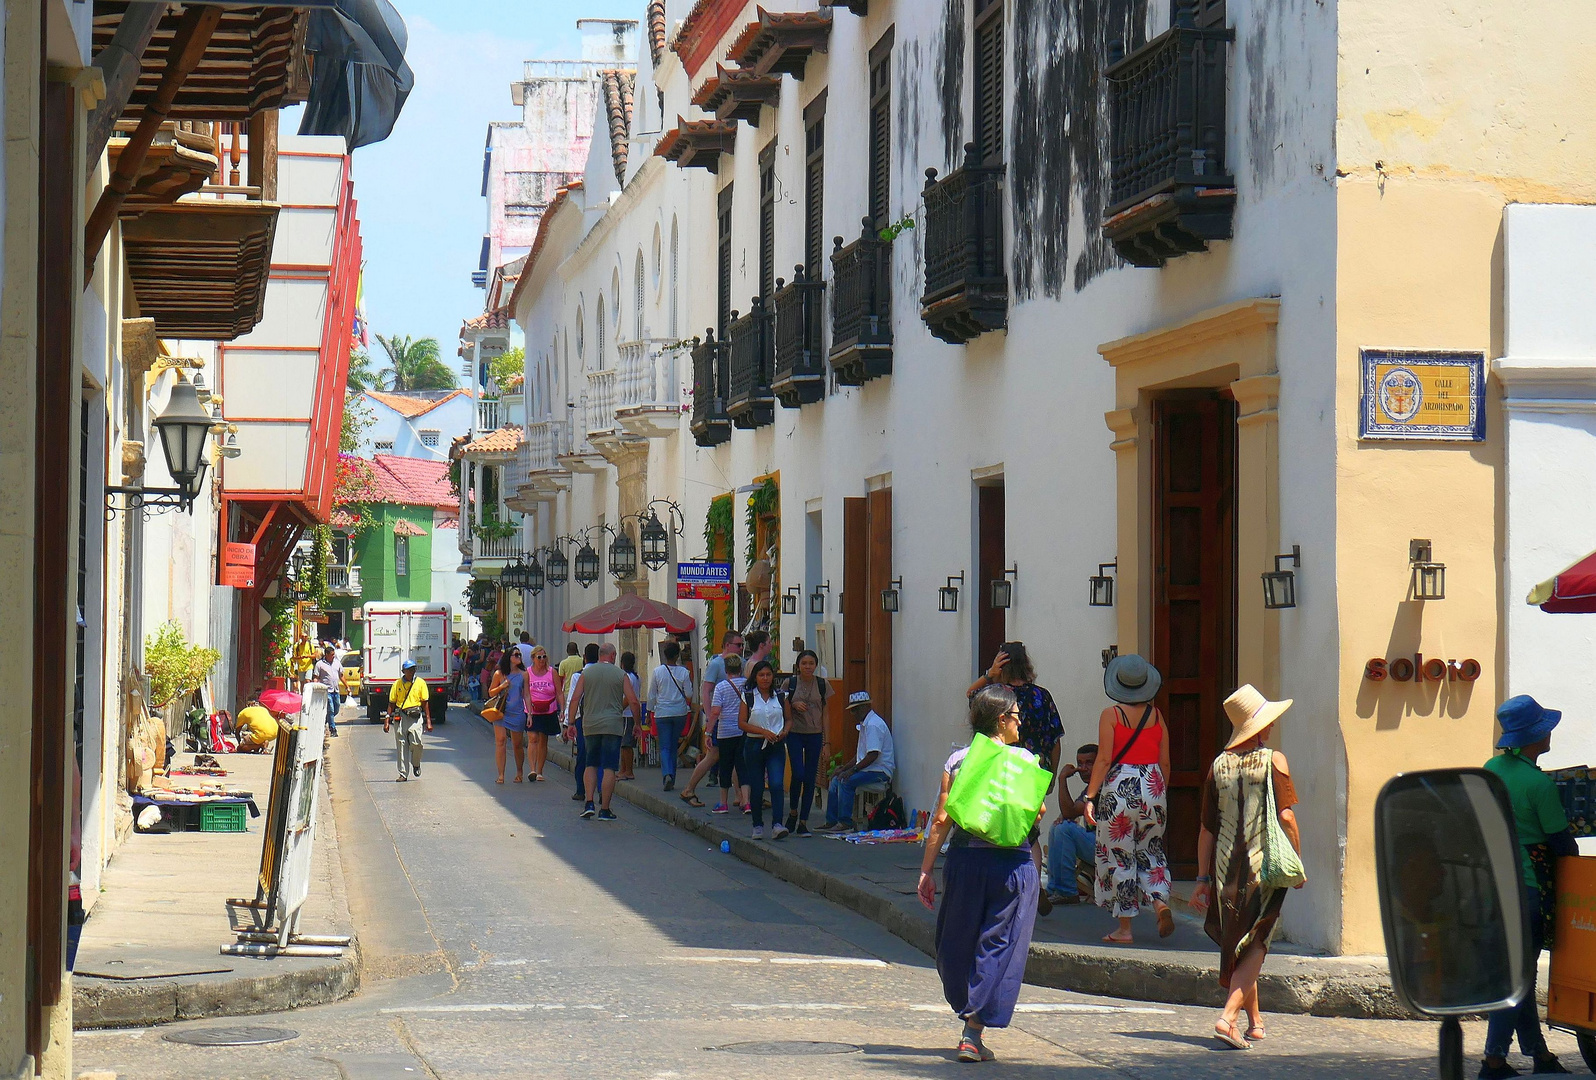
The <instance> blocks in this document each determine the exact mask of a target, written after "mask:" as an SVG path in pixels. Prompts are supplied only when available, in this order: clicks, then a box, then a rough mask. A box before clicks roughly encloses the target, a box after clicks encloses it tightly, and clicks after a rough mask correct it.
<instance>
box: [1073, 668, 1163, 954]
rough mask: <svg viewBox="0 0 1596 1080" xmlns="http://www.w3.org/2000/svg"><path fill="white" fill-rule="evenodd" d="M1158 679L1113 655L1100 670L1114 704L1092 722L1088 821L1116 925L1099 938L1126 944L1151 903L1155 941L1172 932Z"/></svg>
mask: <svg viewBox="0 0 1596 1080" xmlns="http://www.w3.org/2000/svg"><path fill="white" fill-rule="evenodd" d="M1162 681H1163V679H1162V677H1161V676H1160V675H1159V674H1158V669H1157V668H1155V667H1153V665H1151V664H1149V663H1148V662H1147V661H1146V660H1144V659H1142V658H1141V657H1140V656H1136V655H1134V654H1131V655H1127V656H1120V657H1116V658H1115V659H1114V660H1113V661H1112V662H1111V663H1110V664H1109V665H1108V670H1107V671H1105V672H1104V673H1103V688H1104V690H1106V691H1107V693H1108V696H1109V697H1110V698H1111V699H1112V700H1113V701H1114V702H1116V704H1114V705H1111V706H1110V707H1108V708H1106V709H1104V710H1103V715H1102V716H1101V717H1100V718H1099V720H1098V724H1097V743H1098V745H1099V746H1105V747H1113V752H1112V753H1111V754H1110V753H1103V752H1099V753H1098V755H1097V764H1096V765H1095V766H1094V767H1093V769H1092V778H1091V780H1089V781H1087V784H1086V823H1087V826H1088V827H1095V828H1096V829H1097V884H1096V889H1095V893H1096V899H1097V903H1098V906H1100V907H1103V908H1106V909H1107V910H1108V911H1109V912H1110V913H1111V914H1112V915H1114V917H1115V918H1117V919H1118V920H1119V929H1117V930H1115V931H1114V932H1112V933H1110V934H1109V935H1108V936H1107V937H1105V938H1103V940H1104V941H1105V942H1107V943H1108V944H1110V945H1129V944H1130V943H1131V941H1132V937H1131V920H1132V919H1134V918H1135V917H1136V916H1137V915H1139V914H1140V913H1141V909H1142V905H1143V904H1150V905H1151V906H1152V909H1153V913H1154V914H1155V915H1157V916H1158V936H1159V937H1168V936H1169V935H1170V934H1173V933H1174V932H1175V916H1174V914H1173V913H1172V912H1171V911H1170V910H1169V860H1168V858H1167V857H1166V855H1165V852H1164V827H1165V824H1166V821H1167V817H1168V806H1167V803H1166V798H1167V793H1168V779H1169V732H1168V731H1167V730H1166V729H1165V727H1164V718H1163V716H1162V715H1161V714H1160V713H1159V711H1158V709H1157V707H1156V706H1154V705H1153V699H1154V698H1156V697H1157V696H1158V688H1159V685H1160V684H1161V683H1162Z"/></svg>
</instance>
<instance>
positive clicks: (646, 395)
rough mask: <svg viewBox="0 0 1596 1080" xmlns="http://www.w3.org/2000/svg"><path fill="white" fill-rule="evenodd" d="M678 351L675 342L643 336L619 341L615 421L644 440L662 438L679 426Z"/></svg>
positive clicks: (674, 431)
mask: <svg viewBox="0 0 1596 1080" xmlns="http://www.w3.org/2000/svg"><path fill="white" fill-rule="evenodd" d="M681 353H682V350H681V349H680V348H679V347H677V346H676V344H675V343H674V342H666V341H656V340H653V339H645V340H642V341H626V342H622V343H621V346H620V354H621V363H620V369H619V374H618V375H617V376H616V387H617V393H616V401H615V422H616V423H617V424H619V425H620V426H621V427H623V428H625V429H626V430H627V431H629V432H631V433H632V434H633V435H641V436H642V437H643V438H645V439H660V438H664V437H665V436H667V435H674V434H676V432H677V431H678V430H680V429H681V424H682V392H681V379H680V378H679V377H678V376H677V374H676V369H677V364H678V362H679V360H678V357H680V356H681Z"/></svg>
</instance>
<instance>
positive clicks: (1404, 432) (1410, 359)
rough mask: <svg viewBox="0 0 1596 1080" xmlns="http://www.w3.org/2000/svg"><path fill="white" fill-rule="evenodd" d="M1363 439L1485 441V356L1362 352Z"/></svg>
mask: <svg viewBox="0 0 1596 1080" xmlns="http://www.w3.org/2000/svg"><path fill="white" fill-rule="evenodd" d="M1358 356H1359V374H1360V387H1359V409H1358V438H1360V439H1404V440H1422V441H1429V442H1483V441H1484V440H1485V354H1484V353H1480V352H1430V351H1420V350H1413V349H1360V350H1358Z"/></svg>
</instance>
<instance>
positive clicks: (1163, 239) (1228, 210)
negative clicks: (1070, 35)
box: [1103, 0, 1236, 266]
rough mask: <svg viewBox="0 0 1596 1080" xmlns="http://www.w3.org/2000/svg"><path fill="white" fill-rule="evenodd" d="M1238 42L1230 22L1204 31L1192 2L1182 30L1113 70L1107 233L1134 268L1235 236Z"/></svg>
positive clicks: (1182, 9)
mask: <svg viewBox="0 0 1596 1080" xmlns="http://www.w3.org/2000/svg"><path fill="white" fill-rule="evenodd" d="M1234 38H1235V34H1234V32H1233V31H1231V30H1229V29H1225V28H1222V27H1216V28H1212V29H1202V30H1200V29H1198V28H1197V25H1196V15H1195V8H1194V7H1193V5H1192V3H1191V0H1180V2H1179V3H1178V4H1177V7H1176V12H1175V25H1174V26H1172V27H1170V29H1168V30H1166V31H1165V32H1164V33H1162V34H1160V35H1159V36H1158V37H1156V38H1154V39H1153V40H1151V41H1149V42H1148V43H1147V44H1146V45H1144V46H1142V47H1141V48H1140V49H1137V50H1136V51H1135V52H1133V53H1131V54H1130V55H1129V56H1126V57H1123V58H1117V57H1116V58H1113V59H1114V62H1113V63H1111V64H1110V65H1109V67H1108V68H1107V70H1106V71H1105V72H1104V77H1105V78H1106V79H1107V80H1108V107H1109V158H1110V161H1109V205H1108V207H1107V208H1106V209H1105V210H1104V211H1103V235H1104V236H1106V237H1108V239H1109V240H1111V241H1112V242H1113V244H1114V249H1115V250H1116V251H1118V252H1119V254H1120V256H1121V257H1122V258H1124V259H1125V260H1126V261H1127V262H1129V263H1131V264H1132V265H1134V266H1162V265H1164V263H1165V262H1166V261H1168V260H1169V259H1172V258H1175V257H1177V256H1179V255H1183V254H1186V253H1187V252H1193V251H1206V250H1208V244H1209V242H1210V241H1213V240H1228V239H1230V236H1231V227H1232V221H1233V218H1234V215H1235V209H1236V181H1235V178H1234V177H1232V176H1231V175H1230V172H1229V170H1228V169H1226V167H1225V63H1226V53H1227V52H1228V49H1227V46H1228V44H1229V43H1230V42H1231V41H1232V40H1234Z"/></svg>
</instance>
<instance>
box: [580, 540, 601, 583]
mask: <svg viewBox="0 0 1596 1080" xmlns="http://www.w3.org/2000/svg"><path fill="white" fill-rule="evenodd" d="M600 573H601V570H600V567H599V554H598V552H596V551H594V550H593V545H592V544H590V543H588V542H587V540H586V539H583V541H582V546H581V548H579V549H578V550H577V553H576V583H577V584H578V585H580V586H582V588H584V589H585V588H587V587H588V586H590V585H592V584H593V583H594V582H595V581H597V580H598V579H599V574H600Z"/></svg>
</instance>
